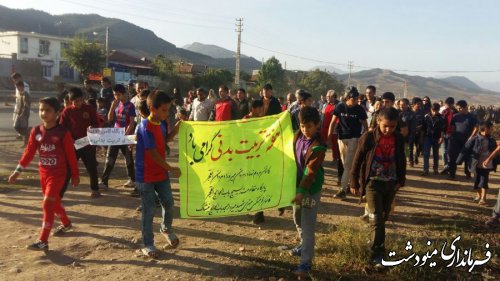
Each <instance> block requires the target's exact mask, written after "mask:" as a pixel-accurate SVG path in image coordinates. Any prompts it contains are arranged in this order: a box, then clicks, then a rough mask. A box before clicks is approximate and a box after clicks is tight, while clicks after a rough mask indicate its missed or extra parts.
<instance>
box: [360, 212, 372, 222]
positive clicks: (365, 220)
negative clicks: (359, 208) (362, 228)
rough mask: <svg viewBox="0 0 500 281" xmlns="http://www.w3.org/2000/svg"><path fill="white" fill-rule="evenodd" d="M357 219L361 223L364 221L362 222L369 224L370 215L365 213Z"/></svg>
mask: <svg viewBox="0 0 500 281" xmlns="http://www.w3.org/2000/svg"><path fill="white" fill-rule="evenodd" d="M359 219H360V220H362V221H364V222H369V221H370V215H369V214H367V213H365V214H363V215H361V216H359Z"/></svg>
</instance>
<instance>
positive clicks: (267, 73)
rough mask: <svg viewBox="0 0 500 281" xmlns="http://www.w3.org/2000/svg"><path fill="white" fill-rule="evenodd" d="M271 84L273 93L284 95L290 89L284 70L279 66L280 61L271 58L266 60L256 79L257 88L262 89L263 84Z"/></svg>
mask: <svg viewBox="0 0 500 281" xmlns="http://www.w3.org/2000/svg"><path fill="white" fill-rule="evenodd" d="M267 83H271V85H272V86H273V90H274V92H276V93H278V95H280V94H285V93H286V92H287V91H288V89H289V88H290V87H289V86H288V83H287V79H286V76H285V70H284V69H283V67H282V66H281V63H280V61H279V60H278V59H277V58H275V57H272V58H270V59H268V60H267V61H266V62H265V63H264V64H263V65H262V69H261V70H260V72H259V77H258V78H257V86H259V87H260V88H262V87H264V85H265V84H267Z"/></svg>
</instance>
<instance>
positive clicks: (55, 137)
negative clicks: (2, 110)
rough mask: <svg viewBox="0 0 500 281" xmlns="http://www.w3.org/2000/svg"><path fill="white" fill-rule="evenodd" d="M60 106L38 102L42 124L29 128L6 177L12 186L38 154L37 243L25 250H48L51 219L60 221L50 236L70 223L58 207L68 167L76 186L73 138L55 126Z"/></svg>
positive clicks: (53, 100)
mask: <svg viewBox="0 0 500 281" xmlns="http://www.w3.org/2000/svg"><path fill="white" fill-rule="evenodd" d="M60 107H61V105H60V103H59V101H58V100H57V99H56V98H43V99H41V100H40V107H39V115H40V119H42V124H41V125H39V126H37V127H35V128H33V130H31V134H30V136H29V141H28V146H27V147H26V149H25V151H24V154H23V156H22V157H21V160H20V161H19V164H18V165H17V168H16V170H15V171H14V172H13V173H12V174H11V175H10V177H9V183H10V184H12V183H15V182H16V180H17V178H18V177H19V175H20V174H21V172H22V171H24V169H26V167H27V166H28V165H29V163H30V162H31V160H33V157H34V156H35V153H36V152H37V151H38V154H39V159H40V161H39V172H40V184H41V187H42V194H43V203H42V207H43V224H42V230H41V232H40V236H39V240H38V241H36V242H35V243H33V244H31V245H30V246H28V249H30V250H43V251H47V250H48V249H49V242H48V241H49V234H50V231H51V229H52V225H53V223H54V215H57V217H59V219H60V220H61V225H60V226H59V227H57V229H56V230H55V232H54V234H53V235H61V234H64V233H65V232H66V231H68V230H70V229H71V221H70V220H69V218H68V216H67V215H66V211H65V210H64V208H63V206H62V204H61V195H60V193H61V190H62V189H63V187H64V186H65V185H67V182H66V174H67V170H68V167H69V170H70V173H71V183H72V185H73V186H77V185H78V184H79V183H80V178H79V175H78V164H77V162H76V155H75V148H74V147H73V138H72V137H71V134H70V132H69V131H67V130H66V128H64V127H63V126H61V125H59V124H58V123H57V117H58V114H59V111H60Z"/></svg>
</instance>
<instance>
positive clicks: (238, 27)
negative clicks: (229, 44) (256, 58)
mask: <svg viewBox="0 0 500 281" xmlns="http://www.w3.org/2000/svg"><path fill="white" fill-rule="evenodd" d="M242 21H243V19H242V18H238V19H236V33H238V46H237V47H236V71H235V74H234V85H235V86H236V87H237V88H239V87H240V57H241V52H240V51H241V32H242V31H243V30H242V29H241V27H242V26H243V24H242V23H241V22H242Z"/></svg>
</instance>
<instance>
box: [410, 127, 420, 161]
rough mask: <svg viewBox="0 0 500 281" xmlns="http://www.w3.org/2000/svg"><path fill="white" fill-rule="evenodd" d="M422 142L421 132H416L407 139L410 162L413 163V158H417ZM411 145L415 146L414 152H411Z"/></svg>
mask: <svg viewBox="0 0 500 281" xmlns="http://www.w3.org/2000/svg"><path fill="white" fill-rule="evenodd" d="M422 142H423V135H422V132H418V131H417V132H416V133H415V136H414V137H413V138H412V139H411V140H410V141H409V143H408V145H409V149H410V155H409V157H410V163H413V161H414V160H415V158H418V157H419V156H420V154H421V153H422ZM413 147H415V154H413Z"/></svg>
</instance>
